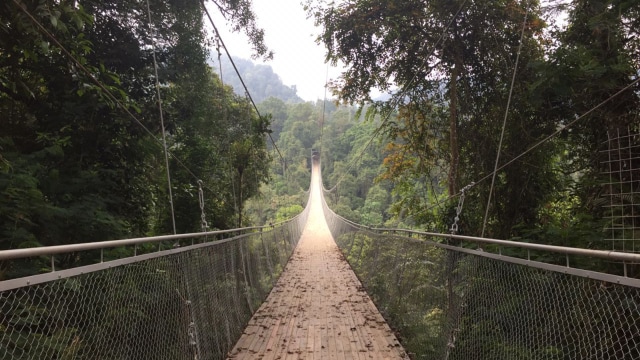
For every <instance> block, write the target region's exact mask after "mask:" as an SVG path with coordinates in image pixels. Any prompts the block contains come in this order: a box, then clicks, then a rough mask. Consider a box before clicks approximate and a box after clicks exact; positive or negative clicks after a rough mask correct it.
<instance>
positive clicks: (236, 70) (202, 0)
mask: <svg viewBox="0 0 640 360" xmlns="http://www.w3.org/2000/svg"><path fill="white" fill-rule="evenodd" d="M200 3H201V4H202V8H203V9H204V12H205V14H207V18H208V19H209V22H210V23H211V26H212V27H213V31H214V32H215V33H216V37H217V38H218V39H219V40H220V43H221V44H222V48H223V49H224V52H225V53H226V54H227V58H228V59H229V61H230V62H231V65H232V66H233V69H234V70H235V72H236V75H238V79H240V83H241V84H242V87H243V88H244V91H245V92H246V93H247V97H248V98H249V100H250V102H251V104H252V105H253V108H254V109H255V111H256V114H258V117H260V118H262V115H260V110H258V107H257V106H256V103H255V102H254V101H253V97H251V93H249V89H248V88H247V85H246V84H245V82H244V79H242V76H241V75H240V71H239V70H238V67H237V66H236V63H235V62H234V61H233V58H232V57H231V54H230V53H229V50H228V49H227V45H225V43H224V41H223V40H222V36H220V32H219V31H218V28H217V27H216V24H215V23H214V22H213V18H212V17H211V14H209V10H208V9H207V7H206V6H205V4H204V0H201V1H200ZM267 134H268V135H269V139H270V140H271V144H273V147H274V148H275V149H276V151H277V152H278V155H279V156H280V159H281V160H282V161H283V162H284V161H285V160H284V157H283V156H282V153H281V152H280V149H278V146H277V145H276V142H275V141H274V140H273V137H272V136H271V133H267Z"/></svg>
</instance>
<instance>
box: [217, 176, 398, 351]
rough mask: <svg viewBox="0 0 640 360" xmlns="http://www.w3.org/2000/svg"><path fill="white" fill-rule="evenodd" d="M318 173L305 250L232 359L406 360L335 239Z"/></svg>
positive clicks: (252, 322)
mask: <svg viewBox="0 0 640 360" xmlns="http://www.w3.org/2000/svg"><path fill="white" fill-rule="evenodd" d="M313 170H314V171H313V176H312V181H311V194H310V195H311V196H310V199H309V201H310V203H309V206H311V208H310V212H309V220H308V221H307V224H306V226H305V228H304V231H303V233H302V237H301V239H300V242H299V244H298V246H297V248H296V250H295V251H294V253H293V255H292V257H291V259H290V260H289V263H288V264H287V266H286V268H285V271H284V272H283V274H282V276H281V277H280V279H279V281H278V283H277V284H276V286H275V287H274V289H273V290H272V292H271V293H270V295H269V296H268V298H267V300H266V301H265V302H264V303H263V304H262V306H261V307H260V308H259V309H258V311H256V313H255V314H254V316H253V318H252V319H251V320H250V321H249V324H248V326H247V327H246V329H245V331H244V333H243V335H242V337H241V338H240V340H239V341H238V342H237V344H236V345H235V347H234V348H233V350H232V351H231V352H230V353H229V359H341V360H342V359H344V360H351V359H354V360H355V359H362V360H363V359H404V358H407V356H406V354H405V351H404V349H403V348H402V346H401V345H400V343H399V342H398V339H397V338H396V337H395V335H394V334H393V332H392V331H391V329H390V328H389V326H388V325H387V323H386V322H385V320H384V318H383V317H382V315H381V314H380V312H379V311H378V310H377V308H376V307H375V305H374V304H373V302H372V301H371V299H370V298H369V296H368V295H367V294H366V292H365V291H364V289H363V288H362V285H361V283H360V281H359V280H358V278H357V277H356V275H355V274H354V272H353V270H351V267H350V266H349V264H348V263H347V262H346V260H345V259H344V257H343V255H342V253H341V252H340V250H339V249H338V247H337V245H336V243H335V241H334V239H333V237H332V236H331V233H330V231H329V228H328V226H327V222H326V220H325V217H324V213H323V211H322V203H321V201H322V200H321V189H320V181H319V173H320V172H319V169H318V168H317V166H314V169H313Z"/></svg>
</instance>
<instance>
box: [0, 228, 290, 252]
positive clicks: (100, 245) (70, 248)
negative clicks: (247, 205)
mask: <svg viewBox="0 0 640 360" xmlns="http://www.w3.org/2000/svg"><path fill="white" fill-rule="evenodd" d="M293 219H295V217H294V218H293ZM293 219H291V220H288V221H292V220H293ZM286 222H287V221H284V222H282V223H278V224H275V225H269V226H252V227H246V228H239V229H229V230H216V231H207V232H199V233H186V234H175V235H160V236H149V237H142V238H131V239H120V240H108V241H97V242H91V243H80V244H68V245H55V246H42V247H36V248H25V249H10V250H2V251H0V260H13V259H22V258H28V257H36V256H47V255H55V254H64V253H70V252H76V251H88V250H100V249H107V248H114V247H120V246H130V245H138V244H147V243H156V242H161V241H168V240H180V239H190V238H200V237H205V236H210V235H220V234H228V233H238V232H248V231H253V230H258V229H259V230H263V229H265V228H271V227H275V226H278V225H281V224H283V223H286Z"/></svg>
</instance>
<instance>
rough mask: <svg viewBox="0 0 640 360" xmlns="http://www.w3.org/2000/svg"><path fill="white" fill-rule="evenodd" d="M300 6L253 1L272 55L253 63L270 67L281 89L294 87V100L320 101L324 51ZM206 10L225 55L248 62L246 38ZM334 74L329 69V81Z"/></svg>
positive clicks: (290, 0)
mask: <svg viewBox="0 0 640 360" xmlns="http://www.w3.org/2000/svg"><path fill="white" fill-rule="evenodd" d="M300 2H301V0H253V9H254V11H255V13H256V15H257V17H258V25H259V26H260V27H261V28H263V29H264V30H265V42H266V44H267V46H268V47H269V48H270V49H271V50H273V52H274V56H273V60H271V61H267V62H265V63H262V61H261V60H253V61H254V62H255V63H259V64H265V65H270V66H271V67H272V68H273V71H274V72H275V73H276V74H278V75H279V76H280V78H281V79H282V82H283V83H284V84H285V85H288V86H292V85H296V87H297V89H298V96H300V97H301V98H302V99H304V100H306V101H315V100H318V99H323V98H324V84H325V79H326V75H327V64H325V63H324V57H325V53H326V51H325V49H324V47H323V46H321V45H317V44H316V43H315V41H314V40H315V38H316V36H317V35H318V34H319V33H320V28H316V27H315V26H314V25H313V19H307V17H306V13H305V11H304V10H303V9H302V5H301V4H300ZM208 9H209V11H210V12H211V15H212V16H213V17H214V21H216V27H217V28H218V30H219V31H220V35H221V37H222V40H223V41H224V42H225V44H226V45H227V49H228V50H229V53H231V55H232V56H239V57H242V58H245V59H249V58H250V56H251V49H250V47H249V45H248V42H247V38H246V36H245V35H244V34H241V33H240V34H238V33H230V32H229V31H228V29H229V28H230V27H229V25H228V24H226V23H225V21H224V20H223V19H222V17H221V16H220V15H219V14H218V13H217V11H216V9H215V7H214V6H211V5H209V6H208ZM338 74H339V70H338V69H336V68H329V78H330V79H331V78H336V77H337V76H338ZM327 96H329V97H330V94H329V93H327Z"/></svg>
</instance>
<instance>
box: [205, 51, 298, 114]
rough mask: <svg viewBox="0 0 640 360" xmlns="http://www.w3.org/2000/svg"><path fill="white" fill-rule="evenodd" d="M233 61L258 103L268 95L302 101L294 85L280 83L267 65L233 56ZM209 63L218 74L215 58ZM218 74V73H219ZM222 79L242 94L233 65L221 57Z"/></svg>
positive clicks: (276, 75)
mask: <svg viewBox="0 0 640 360" xmlns="http://www.w3.org/2000/svg"><path fill="white" fill-rule="evenodd" d="M233 61H234V63H235V64H236V67H237V68H238V71H239V72H240V75H241V76H242V79H243V80H244V83H245V84H246V85H247V88H248V89H249V93H251V97H252V98H253V101H255V102H256V103H260V102H262V101H263V100H266V99H268V98H270V97H275V98H278V99H280V100H282V101H284V102H285V103H301V102H304V100H302V99H301V98H300V97H299V96H298V95H297V90H296V86H295V85H293V86H287V85H285V84H283V83H282V79H280V76H278V74H276V73H274V72H273V69H272V68H271V66H269V65H261V64H254V63H253V62H252V61H251V60H247V59H242V58H239V57H235V56H233ZM209 64H210V65H211V67H212V68H213V70H214V71H215V72H216V73H217V74H219V73H220V65H219V64H218V61H217V59H213V60H210V62H209ZM219 75H220V74H219ZM222 81H223V82H224V83H225V84H227V85H231V86H232V87H233V90H234V91H235V92H236V94H240V95H244V93H245V91H244V88H243V87H242V83H241V82H240V79H239V78H238V75H237V74H236V72H235V70H234V69H233V66H232V65H231V63H230V62H229V60H228V59H224V58H223V59H222Z"/></svg>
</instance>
